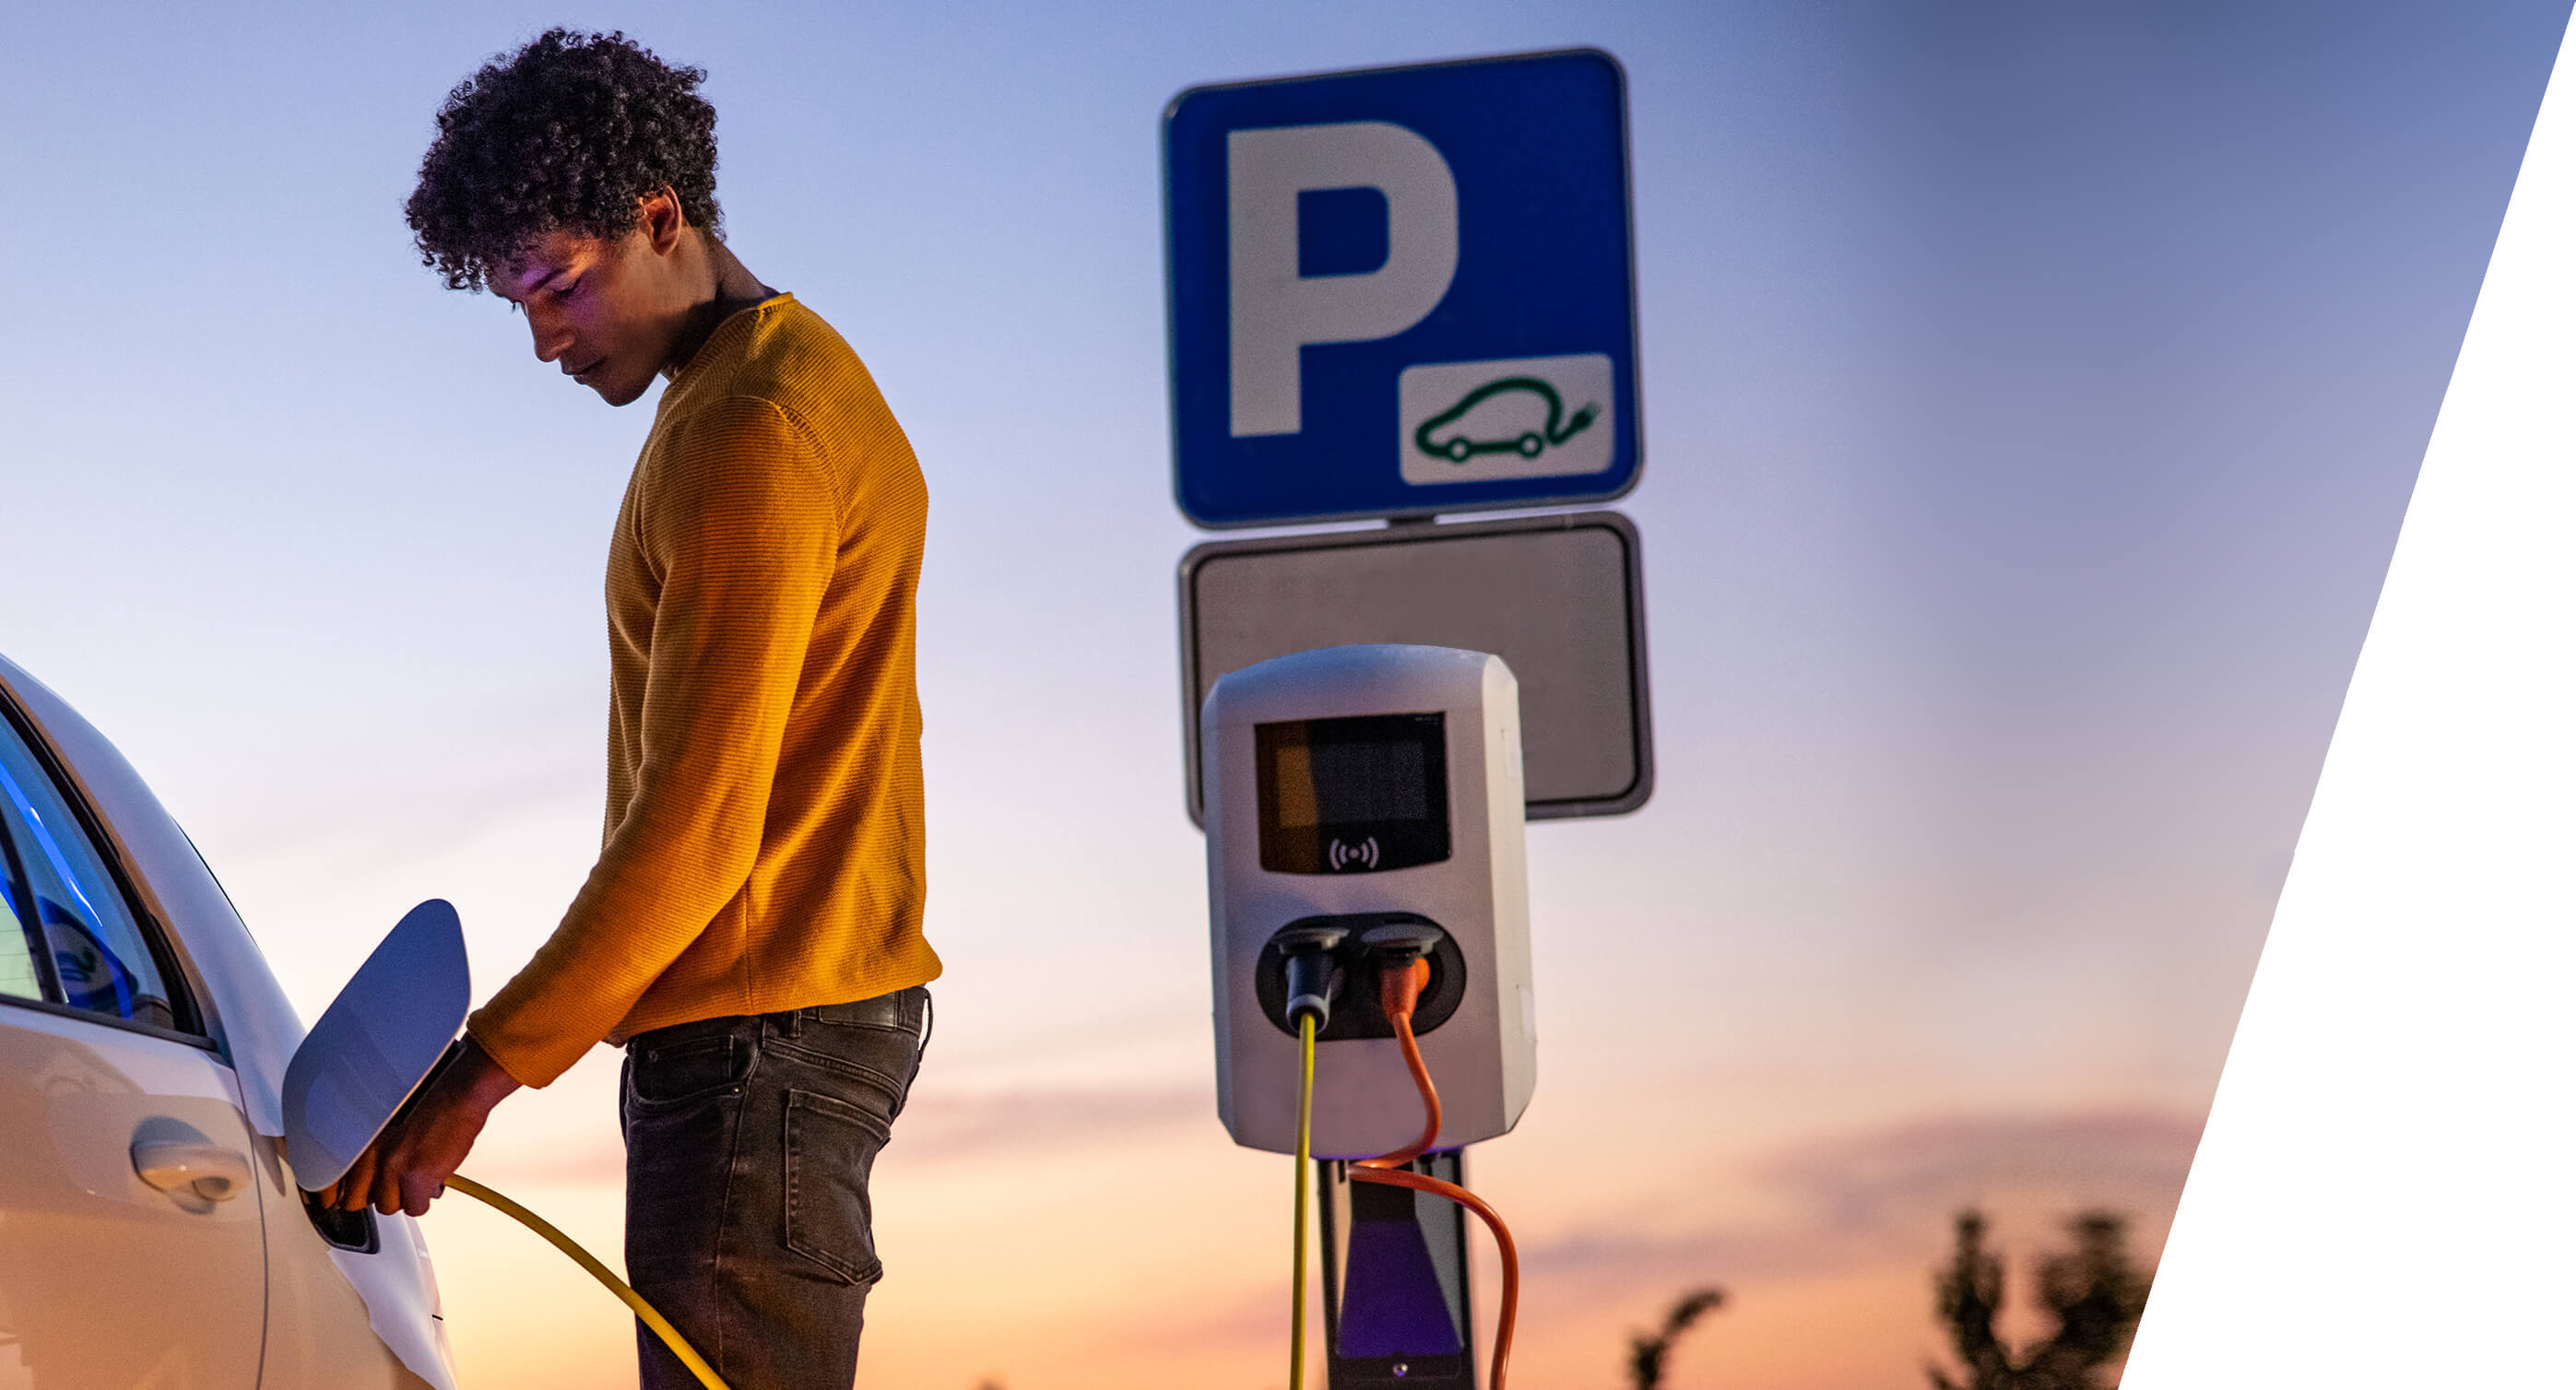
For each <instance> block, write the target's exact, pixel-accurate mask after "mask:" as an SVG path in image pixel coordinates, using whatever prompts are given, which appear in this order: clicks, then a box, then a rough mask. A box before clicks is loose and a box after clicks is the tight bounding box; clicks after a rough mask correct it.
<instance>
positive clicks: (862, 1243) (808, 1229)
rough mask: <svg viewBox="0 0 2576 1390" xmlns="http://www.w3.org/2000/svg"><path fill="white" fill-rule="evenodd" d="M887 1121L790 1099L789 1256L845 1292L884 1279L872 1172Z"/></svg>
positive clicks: (828, 1102)
mask: <svg viewBox="0 0 2576 1390" xmlns="http://www.w3.org/2000/svg"><path fill="white" fill-rule="evenodd" d="M888 1133H889V1130H888V1128H887V1120H886V1117H884V1116H882V1115H879V1114H875V1113H873V1112H871V1111H870V1110H868V1109H866V1108H864V1107H862V1106H858V1105H852V1104H850V1103H849V1102H847V1101H844V1100H841V1099H838V1098H836V1097H833V1096H827V1095H822V1094H820V1093H818V1092H814V1091H800V1090H794V1089H790V1090H789V1091H788V1092H787V1154H786V1188H787V1248H788V1249H789V1250H792V1251H794V1252H795V1253H797V1254H799V1255H802V1256H804V1257H805V1258H807V1259H809V1260H812V1261H813V1262H814V1263H815V1264H817V1265H820V1266H822V1267H823V1269H824V1270H826V1271H827V1272H829V1273H830V1274H831V1275H832V1276H833V1277H834V1278H837V1279H839V1280H840V1281H841V1282H842V1283H844V1284H873V1283H875V1282H876V1281H877V1279H878V1278H879V1277H880V1276H881V1275H882V1274H883V1273H884V1272H885V1267H884V1265H883V1264H881V1263H880V1262H879V1261H878V1259H877V1248H876V1236H875V1233H874V1232H873V1231H871V1230H870V1228H869V1221H870V1216H871V1209H870V1207H869V1205H868V1171H869V1169H870V1168H871V1167H873V1166H874V1165H875V1163H876V1157H877V1151H878V1150H879V1149H882V1148H884V1147H885V1142H886V1137H887V1135H888Z"/></svg>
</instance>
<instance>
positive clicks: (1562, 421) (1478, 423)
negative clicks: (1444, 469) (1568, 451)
mask: <svg viewBox="0 0 2576 1390" xmlns="http://www.w3.org/2000/svg"><path fill="white" fill-rule="evenodd" d="M1498 398H1500V399H1504V400H1509V401H1516V402H1519V403H1521V405H1520V408H1518V409H1514V408H1512V407H1511V406H1509V405H1497V406H1494V407H1493V408H1492V409H1490V410H1478V409H1477V407H1479V406H1482V405H1485V404H1486V403H1487V402H1489V401H1494V400H1497V399H1498ZM1537 405H1545V406H1546V407H1547V417H1546V419H1544V420H1541V419H1538V418H1537V410H1536V409H1535V407H1536V406H1537ZM1471 413H1472V414H1474V415H1475V416H1476V417H1477V418H1476V419H1474V420H1468V419H1467V417H1468V416H1469V415H1470V414H1471ZM1600 415H1601V407H1600V406H1599V405H1597V404H1596V405H1587V406H1585V407H1583V408H1582V409H1581V410H1578V411H1576V412H1574V414H1573V415H1571V416H1568V415H1567V414H1566V413H1565V398H1564V397H1562V396H1559V395H1558V394H1557V392H1556V388H1555V387H1553V386H1550V385H1549V384H1547V383H1546V382H1544V381H1541V380H1539V379H1538V378H1537V377H1534V376H1507V377H1504V378H1503V379H1501V380H1500V381H1489V382H1486V383H1485V384H1484V385H1482V386H1479V387H1477V388H1476V389H1475V390H1473V391H1470V392H1468V393H1467V394H1466V395H1464V396H1462V397H1460V398H1459V400H1458V403H1457V404H1456V405H1453V406H1451V407H1449V408H1448V409H1447V410H1444V411H1442V412H1440V413H1439V414H1437V415H1434V416H1432V417H1431V418H1430V419H1428V420H1425V421H1423V422H1422V427H1421V428H1420V429H1417V430H1415V431H1414V432H1413V447H1415V448H1417V449H1420V450H1421V451H1422V452H1424V453H1426V454H1429V455H1431V456H1432V457H1433V458H1440V459H1447V460H1448V461H1450V462H1451V463H1465V462H1466V461H1467V460H1469V459H1471V458H1474V457H1475V456H1476V455H1478V454H1505V453H1515V454H1519V455H1520V456H1521V457H1523V458H1537V457H1538V456H1539V454H1540V453H1542V452H1544V451H1545V450H1547V449H1548V448H1550V447H1551V446H1554V445H1558V444H1563V443H1564V442H1565V441H1567V440H1569V439H1572V438H1573V437H1575V436H1576V435H1578V434H1581V433H1583V432H1584V431H1585V430H1587V429H1590V428H1591V427H1592V422H1593V421H1594V420H1596V419H1598V418H1600ZM1462 422H1464V423H1463V424H1462ZM1452 426H1458V428H1456V429H1451V427H1452ZM1443 431H1448V433H1446V434H1445V435H1444V434H1443V433H1442V432H1443Z"/></svg>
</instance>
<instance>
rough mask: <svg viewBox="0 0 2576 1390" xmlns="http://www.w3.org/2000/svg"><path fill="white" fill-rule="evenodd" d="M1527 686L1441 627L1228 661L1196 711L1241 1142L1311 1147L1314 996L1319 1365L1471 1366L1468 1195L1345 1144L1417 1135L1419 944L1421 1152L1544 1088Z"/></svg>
mask: <svg viewBox="0 0 2576 1390" xmlns="http://www.w3.org/2000/svg"><path fill="white" fill-rule="evenodd" d="M1519 722H1520V701H1519V689H1518V683H1517V681H1516V680H1515V679H1514V677H1513V675H1512V672H1511V669H1510V667H1508V666H1507V665H1505V664H1504V662H1503V661H1502V659H1501V658H1499V657H1495V656H1492V655H1489V654H1486V653H1482V652H1468V651H1459V650H1455V649H1452V648H1445V647H1423V646H1399V645H1368V646H1345V647H1332V648H1325V649H1322V650H1317V651H1310V652H1301V653H1298V654H1295V655H1292V656H1285V657H1280V658H1277V659H1275V660H1271V661H1266V662H1262V663H1259V664H1257V665H1254V666H1250V667H1246V668H1245V669H1243V670H1241V671H1237V672H1234V673H1232V674H1230V675H1228V676H1226V677H1225V678H1224V679H1222V680H1220V681H1219V682H1217V684H1216V687H1215V688H1214V690H1212V691H1211V692H1210V694H1209V696H1208V700H1207V704H1206V706H1205V708H1204V710H1203V712H1202V718H1201V724H1200V732H1201V738H1202V745H1201V749H1200V768H1201V772H1202V776H1203V779H1204V781H1203V787H1202V790H1203V794H1204V798H1205V806H1206V824H1207V832H1208V837H1207V847H1208V889H1209V927H1210V959H1211V963H1212V967H1213V972H1214V975H1213V979H1212V982H1211V983H1212V987H1213V996H1214V999H1215V1025H1216V1026H1215V1034H1216V1051H1217V1056H1216V1063H1217V1091H1218V1111H1219V1114H1220V1117H1221V1118H1222V1119H1223V1121H1224V1123H1225V1126H1226V1129H1227V1132H1228V1133H1229V1134H1231V1135H1232V1136H1233V1138H1234V1140H1235V1142H1237V1143H1239V1144H1242V1145H1244V1146H1246V1147H1248V1148H1256V1149H1265V1150H1269V1151H1271V1152H1275V1153H1294V1152H1295V1151H1296V1140H1297V1100H1298V1090H1297V1079H1298V1075H1299V1042H1298V1032H1297V1027H1298V1024H1297V1015H1298V1014H1299V1013H1300V1012H1312V1013H1314V1014H1316V1015H1317V1018H1318V1029H1317V1034H1316V1044H1315V1063H1314V1076H1315V1081H1314V1093H1313V1111H1312V1114H1313V1124H1312V1130H1313V1134H1312V1139H1313V1150H1312V1151H1313V1153H1314V1154H1315V1156H1316V1159H1317V1161H1318V1169H1319V1172H1318V1176H1319V1178H1320V1179H1321V1180H1322V1182H1323V1185H1324V1189H1325V1197H1324V1209H1325V1212H1326V1219H1325V1226H1326V1234H1325V1242H1326V1244H1325V1251H1324V1261H1325V1288H1326V1295H1327V1299H1328V1304H1327V1309H1326V1315H1327V1341H1328V1347H1327V1356H1326V1365H1327V1367H1328V1374H1327V1380H1328V1383H1329V1384H1330V1385H1331V1386H1333V1387H1335V1388H1336V1390H1343V1388H1344V1387H1354V1388H1355V1387H1362V1386H1380V1385H1384V1386H1390V1387H1391V1386H1396V1385H1403V1386H1409V1387H1410V1386H1426V1385H1427V1386H1434V1387H1451V1386H1456V1387H1470V1386H1472V1385H1473V1384H1474V1376H1473V1364H1472V1363H1473V1360H1474V1357H1473V1354H1472V1350H1471V1348H1472V1344H1473V1342H1474V1337H1473V1331H1472V1327H1471V1325H1470V1322H1471V1319H1470V1302H1469V1297H1468V1290H1467V1278H1466V1261H1465V1258H1464V1251H1465V1229H1464V1220H1463V1214H1462V1213H1461V1212H1459V1210H1458V1209H1457V1208H1456V1207H1454V1206H1452V1205H1451V1204H1450V1203H1449V1202H1447V1201H1444V1200H1441V1199H1438V1198H1436V1197H1430V1196H1426V1195H1423V1194H1419V1193H1416V1192H1412V1191H1408V1190H1406V1189H1404V1188H1398V1187H1365V1188H1355V1187H1353V1186H1352V1185H1351V1184H1350V1183H1349V1182H1348V1181H1347V1178H1348V1173H1349V1170H1350V1167H1351V1163H1350V1161H1351V1160H1356V1159H1363V1158H1368V1157H1371V1156H1374V1155H1378V1154H1385V1153H1390V1152H1394V1151H1400V1150H1404V1149H1406V1148H1408V1147H1409V1146H1410V1145H1412V1144H1414V1143H1415V1142H1416V1141H1417V1140H1418V1139H1421V1138H1423V1137H1424V1135H1423V1130H1424V1126H1425V1120H1424V1114H1425V1109H1424V1095H1423V1092H1422V1091H1421V1090H1420V1089H1418V1088H1417V1086H1416V1083H1415V1081H1414V1078H1413V1076H1412V1074H1411V1071H1410V1070H1409V1068H1408V1066H1407V1064H1406V1061H1405V1058H1404V1055H1403V1051H1402V1048H1401V1046H1400V1044H1399V1042H1398V1040H1397V1037H1396V1030H1395V1027H1394V1025H1393V1023H1392V1022H1391V1020H1390V1018H1389V1016H1388V1014H1387V1012H1386V1007H1385V1006H1384V1005H1383V1004H1382V1003H1381V999H1380V981H1381V979H1382V978H1383V977H1384V976H1385V974H1386V973H1387V972H1388V971H1390V970H1398V969H1411V968H1413V967H1412V964H1411V963H1412V962H1413V961H1414V960H1415V959H1417V958H1418V959H1420V960H1422V961H1424V962H1426V963H1427V976H1428V978H1427V981H1426V982H1425V983H1424V985H1423V987H1422V990H1421V993H1420V996H1419V999H1418V1001H1417V1002H1416V1003H1415V1005H1414V1010H1413V1014H1412V1017H1411V1024H1410V1026H1411V1029H1412V1031H1413V1033H1414V1034H1415V1036H1416V1038H1417V1041H1418V1046H1419V1050H1420V1053H1421V1056H1422V1059H1423V1062H1424V1064H1425V1066H1426V1068H1427V1070H1428V1071H1429V1072H1430V1074H1431V1075H1432V1076H1433V1077H1435V1078H1436V1079H1437V1084H1438V1093H1439V1097H1440V1100H1441V1123H1440V1126H1439V1129H1438V1131H1437V1133H1436V1134H1435V1135H1432V1136H1429V1143H1428V1148H1429V1149H1430V1150H1431V1151H1430V1152H1429V1153H1427V1154H1424V1155H1423V1156H1422V1157H1420V1158H1418V1159H1416V1160H1414V1161H1413V1162H1412V1163H1410V1164H1408V1165H1407V1166H1408V1167H1411V1168H1413V1169H1414V1170H1415V1171H1417V1172H1422V1173H1425V1174H1428V1175H1433V1176H1439V1177H1443V1178H1448V1179H1451V1180H1454V1179H1455V1178H1456V1177H1457V1176H1458V1175H1460V1174H1461V1172H1462V1169H1463V1163H1462V1157H1461V1155H1460V1153H1459V1150H1461V1149H1462V1148H1464V1146H1466V1145H1468V1144H1471V1143H1475V1142H1477V1141H1480V1140H1484V1139H1491V1138H1494V1137H1497V1136H1499V1135H1502V1134H1504V1133H1507V1132H1509V1131H1510V1130H1511V1128H1512V1126H1513V1125H1514V1124H1515V1123H1517V1122H1518V1121H1519V1119H1520V1116H1521V1112H1522V1110H1523V1109H1524V1108H1525V1107H1526V1106H1527V1105H1528V1103H1529V1098H1530V1093H1531V1090H1532V1087H1533V1085H1534V1083H1535V1080H1536V1071H1537V1045H1536V1038H1535V1035H1534V1034H1535V1029H1534V1027H1533V1022H1534V1013H1535V1010H1534V1005H1533V1000H1532V995H1531V990H1530V951H1529V895H1528V869H1527V862H1526V855H1525V851H1524V843H1523V824H1524V804H1525V803H1524V792H1523V785H1522V768H1521V739H1520V728H1519Z"/></svg>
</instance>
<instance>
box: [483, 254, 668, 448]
mask: <svg viewBox="0 0 2576 1390" xmlns="http://www.w3.org/2000/svg"><path fill="white" fill-rule="evenodd" d="M671 262H672V258H671V257H669V256H667V255H661V254H657V253H656V251H655V247H654V242H653V239H652V237H651V236H650V235H649V234H648V232H647V231H646V230H645V229H642V228H639V229H637V230H635V231H630V232H628V233H626V234H625V235H624V236H621V237H614V238H600V237H590V236H582V235H579V234H577V233H573V232H565V231H553V232H548V233H546V234H544V235H542V236H540V237H538V238H537V239H536V240H535V241H533V242H531V243H530V244H529V248H528V252H527V255H526V256H525V257H524V258H522V259H521V260H520V261H519V262H518V263H517V264H516V265H513V266H510V267H507V268H506V269H503V270H501V271H500V272H499V273H497V274H495V275H494V276H493V277H492V281H491V284H492V289H493V292H494V293H496V294H498V295H500V296H501V297H502V298H503V299H506V300H509V301H510V302H511V303H512V304H514V305H516V306H517V307H518V309H519V312H521V313H522V314H524V315H526V316H527V320H528V332H529V335H530V336H531V337H532V338H533V339H534V340H535V344H536V351H537V360H538V361H540V362H553V363H556V364H558V365H560V366H561V367H562V368H563V372H564V374H565V375H566V376H569V377H571V378H573V379H574V380H575V381H578V382H580V383H581V384H582V385H584V386H587V387H589V388H590V389H591V390H593V391H596V392H598V393H599V398H600V399H601V400H604V401H606V402H608V403H609V404H610V405H625V404H626V403H628V402H630V401H632V400H634V399H635V398H636V397H638V396H641V395H643V394H644V392H645V389H646V388H648V387H650V386H651V385H652V384H653V378H654V376H655V375H656V374H658V373H659V372H660V371H661V370H662V367H663V365H664V364H665V363H667V362H669V361H670V359H671V350H672V346H673V344H675V343H676V342H677V341H678V340H679V335H680V329H681V326H682V324H683V323H684V322H685V320H686V318H687V314H688V307H689V301H688V296H687V295H686V294H685V293H684V292H683V288H682V286H681V285H680V284H679V276H678V275H677V274H676V273H675V267H674V266H673V265H672V263H671Z"/></svg>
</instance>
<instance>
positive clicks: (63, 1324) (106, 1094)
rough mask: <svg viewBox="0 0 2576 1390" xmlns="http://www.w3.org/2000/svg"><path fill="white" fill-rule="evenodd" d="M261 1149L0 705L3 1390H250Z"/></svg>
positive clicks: (114, 877)
mask: <svg viewBox="0 0 2576 1390" xmlns="http://www.w3.org/2000/svg"><path fill="white" fill-rule="evenodd" d="M253 1143H254V1139H253V1136H252V1134H251V1132H250V1129H249V1126H248V1124H247V1123H246V1121H245V1119H244V1117H243V1113H242V1104H241V1093H240V1089H239V1086H238V1084H237V1082H236V1080H235V1078H234V1075H233V1071H232V1069H231V1068H230V1067H229V1066H227V1065H225V1063H224V1061H223V1059H222V1058H221V1057H220V1056H218V1055H217V1052H216V1049H215V1046H214V1044H213V1043H212V1042H211V1041H210V1040H209V1038H208V1036H207V1030H206V1029H205V1027H204V1026H203V1023H202V1016H201V1013H200V1011H199V1009H198V1007H197V1004H196V1002H195V1000H194V999H193V998H192V997H191V996H190V994H189V991H188V989H187V988H186V984H185V979H184V976H183V974H182V972H181V971H180V970H179V969H178V966H177V963H176V958H175V957H174V956H173V955H172V954H171V952H170V950H169V945H168V943H167V942H166V941H163V940H162V939H160V937H159V935H158V931H157V928H156V926H155V925H154V924H153V923H152V922H151V921H150V920H149V919H148V918H147V917H146V916H144V915H143V914H142V913H141V912H139V911H138V910H137V909H136V907H135V903H134V899H133V897H132V895H131V894H130V893H129V892H128V890H127V885H126V884H125V882H124V881H123V879H122V878H121V877H120V876H119V874H118V873H117V872H116V871H115V870H114V869H113V868H112V867H111V863H110V860H109V858H108V857H107V856H106V855H105V854H103V853H102V852H101V851H100V848H99V844H98V842H97V840H96V838H95V835H94V831H93V827H91V826H90V825H89V824H88V823H87V822H86V821H85V819H84V817H83V815H82V814H81V813H80V811H78V810H77V809H76V807H75V804H74V803H73V801H72V800H71V799H70V798H69V797H68V796H67V794H66V792H65V790H64V786H63V783H62V782H61V780H60V779H59V778H58V777H57V776H56V775H55V769H54V768H53V767H52V766H51V765H50V764H49V763H48V762H47V760H46V759H45V758H44V757H43V756H42V755H41V754H40V753H39V752H38V751H37V747H36V746H35V745H34V744H32V743H31V741H30V740H29V739H28V737H27V736H26V731H25V730H24V729H22V728H21V727H20V726H19V725H18V724H17V723H16V721H15V719H14V717H12V716H11V714H10V712H9V711H7V710H5V709H0V1390H89V1387H99V1390H108V1388H109V1387H114V1390H194V1388H195V1387H206V1388H207V1390H236V1388H237V1390H252V1387H253V1386H255V1385H256V1384H257V1382H258V1378H259V1366H260V1345H261V1335H262V1332H261V1329H262V1320H263V1314H264V1309H265V1299H266V1277H265V1275H266V1271H265V1267H264V1260H265V1252H264V1246H263V1235H262V1230H261V1220H260V1210H259V1207H260V1197H259V1194H258V1186H259V1184H258V1183H257V1182H256V1180H255V1172H254V1167H253V1160H254V1157H255V1151H254V1149H253V1147H252V1146H253Z"/></svg>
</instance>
